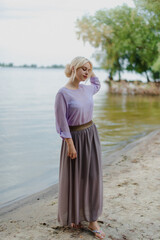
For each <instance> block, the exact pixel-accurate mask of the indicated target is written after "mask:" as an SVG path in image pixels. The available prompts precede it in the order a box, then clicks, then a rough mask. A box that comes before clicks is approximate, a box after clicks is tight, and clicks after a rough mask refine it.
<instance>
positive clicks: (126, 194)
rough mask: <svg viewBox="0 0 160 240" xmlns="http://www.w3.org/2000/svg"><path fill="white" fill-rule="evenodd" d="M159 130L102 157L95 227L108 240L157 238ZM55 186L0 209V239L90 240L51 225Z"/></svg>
mask: <svg viewBox="0 0 160 240" xmlns="http://www.w3.org/2000/svg"><path fill="white" fill-rule="evenodd" d="M159 146H160V130H155V131H153V132H150V133H149V134H148V135H147V136H145V137H142V138H141V139H139V140H136V141H135V142H133V143H130V144H128V145H127V146H126V147H125V148H123V149H122V150H120V151H117V152H115V153H113V154H111V155H109V156H103V159H102V160H103V185H104V197H103V199H104V204H103V214H102V216H100V218H99V219H98V220H99V224H100V226H101V227H102V228H103V230H104V231H105V233H106V238H105V239H111V240H123V239H125V240H141V239H144V240H158V239H160V238H159V237H160V216H159V210H160V203H159V197H160V189H159V185H160V177H159V176H160V167H159V163H160V150H159V149H160V148H159ZM57 208H58V184H56V185H53V186H51V187H49V188H47V189H45V190H43V191H41V192H39V193H36V194H33V195H31V196H29V197H27V198H25V199H22V200H19V201H17V202H15V203H13V204H11V205H9V206H6V207H3V208H1V209H0V239H3V240H13V239H16V240H21V239H22V240H39V239H40V240H53V239H59V240H64V239H65V240H70V239H87V240H88V239H89V240H90V239H94V235H93V234H92V233H91V232H89V231H88V230H87V223H86V222H83V223H82V224H83V226H84V228H83V229H82V230H74V229H70V228H69V227H63V226H60V224H59V223H58V221H57Z"/></svg>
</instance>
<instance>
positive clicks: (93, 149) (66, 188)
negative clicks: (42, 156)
mask: <svg viewBox="0 0 160 240" xmlns="http://www.w3.org/2000/svg"><path fill="white" fill-rule="evenodd" d="M71 135H72V139H73V142H74V145H75V148H76V151H77V158H76V159H71V158H70V157H68V156H67V143H66V142H65V140H62V145H61V154H60V169H59V196H58V221H59V222H60V223H61V224H62V225H63V226H65V225H70V224H71V223H75V224H79V223H80V222H81V221H88V222H93V221H96V220H97V219H98V217H99V216H100V215H101V213H102V207H103V182H102V164H101V145H100V140H99V136H98V132H97V128H96V125H95V124H94V123H93V124H92V125H91V126H90V127H88V128H86V129H83V130H79V131H71Z"/></svg>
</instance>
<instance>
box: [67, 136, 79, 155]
mask: <svg viewBox="0 0 160 240" xmlns="http://www.w3.org/2000/svg"><path fill="white" fill-rule="evenodd" d="M65 140H66V142H67V148H68V151H67V156H68V157H70V158H71V159H75V158H77V152H76V149H75V146H74V143H73V140H72V138H66V139H65Z"/></svg>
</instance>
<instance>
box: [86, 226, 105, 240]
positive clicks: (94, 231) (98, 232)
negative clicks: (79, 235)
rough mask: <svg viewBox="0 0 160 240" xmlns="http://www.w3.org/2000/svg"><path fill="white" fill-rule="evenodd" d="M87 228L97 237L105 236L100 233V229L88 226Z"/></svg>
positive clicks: (102, 237)
mask: <svg viewBox="0 0 160 240" xmlns="http://www.w3.org/2000/svg"><path fill="white" fill-rule="evenodd" d="M88 230H89V231H91V232H93V233H94V235H95V237H96V238H97V239H104V238H105V236H103V235H102V233H103V231H102V229H99V230H94V229H92V228H89V227H88ZM96 234H99V236H98V235H96Z"/></svg>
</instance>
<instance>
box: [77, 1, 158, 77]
mask: <svg viewBox="0 0 160 240" xmlns="http://www.w3.org/2000/svg"><path fill="white" fill-rule="evenodd" d="M76 26H77V28H78V29H79V30H78V31H77V36H78V38H79V39H80V38H82V39H83V41H84V42H86V41H88V42H89V43H90V44H91V45H92V46H94V47H95V48H97V49H98V52H97V53H95V57H96V59H97V60H99V61H100V63H101V66H102V67H103V68H104V69H108V70H110V75H111V77H112V75H114V74H115V73H116V72H118V73H119V79H120V74H121V72H122V71H123V70H124V69H126V70H128V71H136V72H138V73H145V74H146V77H147V80H148V81H149V80H150V79H149V75H148V73H149V72H150V73H151V72H152V71H153V69H152V68H151V66H152V65H153V62H154V61H155V58H157V56H158V46H157V42H158V39H159V33H158V32H157V29H156V28H155V26H154V24H153V22H152V21H151V22H150V21H147V19H146V18H145V17H144V16H143V15H141V14H140V13H139V12H138V10H137V8H134V9H133V8H130V7H128V6H127V5H123V6H122V7H116V8H114V9H110V10H105V9H104V10H99V11H97V12H96V13H95V15H94V16H88V15H85V16H83V17H82V19H81V20H80V19H78V20H77V24H76Z"/></svg>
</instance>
